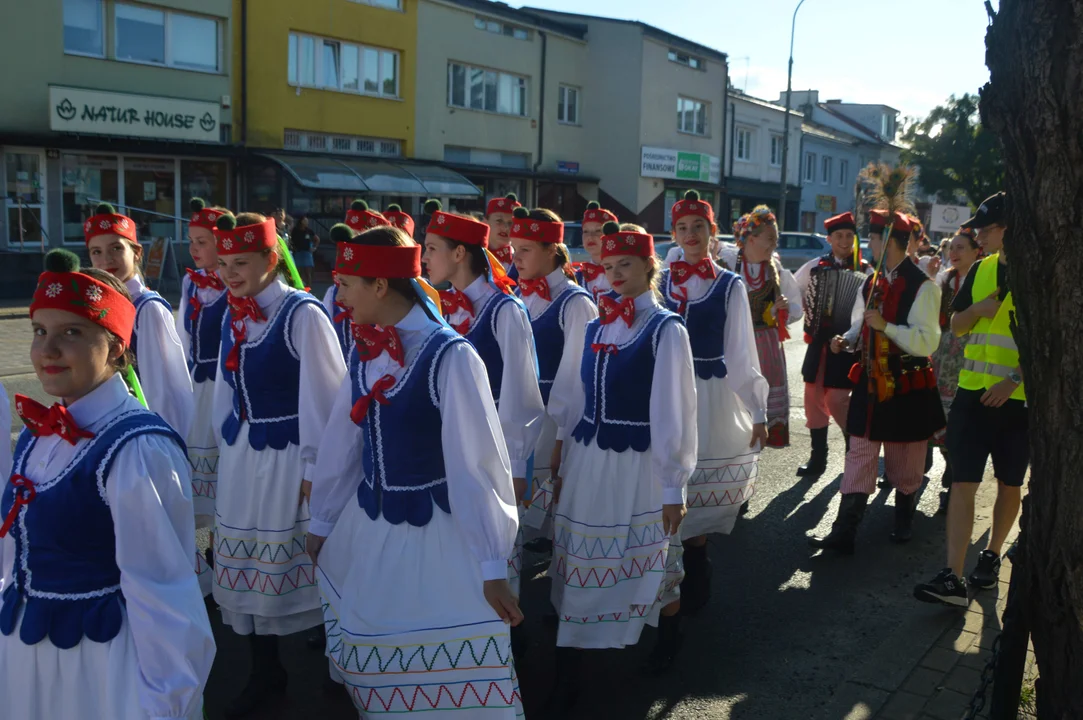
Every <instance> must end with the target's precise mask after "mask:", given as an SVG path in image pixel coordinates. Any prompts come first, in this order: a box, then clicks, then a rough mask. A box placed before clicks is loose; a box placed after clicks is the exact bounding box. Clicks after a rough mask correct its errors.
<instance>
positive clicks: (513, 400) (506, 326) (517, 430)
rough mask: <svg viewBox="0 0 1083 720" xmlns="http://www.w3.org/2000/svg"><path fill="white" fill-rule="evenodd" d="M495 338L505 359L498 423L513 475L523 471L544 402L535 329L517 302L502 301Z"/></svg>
mask: <svg viewBox="0 0 1083 720" xmlns="http://www.w3.org/2000/svg"><path fill="white" fill-rule="evenodd" d="M497 313H498V315H497V317H496V342H497V345H499V346H500V357H501V359H502V360H503V362H504V374H503V376H502V377H501V381H500V427H501V428H502V429H503V431H504V441H505V442H506V443H507V446H508V455H509V456H510V457H511V472H512V474H513V475H514V476H515V477H524V476H525V475H526V465H527V461H528V460H529V459H530V456H531V455H532V454H533V452H534V447H535V446H536V445H537V444H538V436H540V435H541V428H542V419H543V416H544V415H545V404H544V403H542V396H541V389H540V388H539V387H538V370H537V365H536V361H535V354H534V332H533V331H532V330H531V329H530V320H529V319H528V318H527V315H526V313H525V312H524V311H523V310H521V309H520V308H519V307H518V305H516V304H512V303H505V304H504V306H503V307H501V308H500V309H499V310H498V311H497Z"/></svg>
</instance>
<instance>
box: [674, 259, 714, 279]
mask: <svg viewBox="0 0 1083 720" xmlns="http://www.w3.org/2000/svg"><path fill="white" fill-rule="evenodd" d="M669 272H670V274H671V275H672V276H673V282H674V283H675V284H677V285H684V284H685V283H686V282H688V281H689V280H691V279H692V276H693V275H698V276H699V277H701V278H703V279H704V280H714V279H715V277H716V276H717V274H718V273H717V271H716V270H715V267H714V263H713V262H711V260H710V258H703V259H702V260H700V261H699V262H698V263H696V264H695V265H693V264H692V263H689V262H685V261H684V260H678V261H677V262H675V263H673V264H672V265H671V266H670V268H669Z"/></svg>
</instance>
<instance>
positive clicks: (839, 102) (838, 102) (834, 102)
mask: <svg viewBox="0 0 1083 720" xmlns="http://www.w3.org/2000/svg"><path fill="white" fill-rule="evenodd" d="M824 104H825V105H855V106H857V107H875V108H884V109H885V110H891V111H892V112H894V113H898V112H900V111H899V110H897V109H896V108H893V107H891V106H890V105H884V104H883V103H852V102H843V101H842V100H825V101H824Z"/></svg>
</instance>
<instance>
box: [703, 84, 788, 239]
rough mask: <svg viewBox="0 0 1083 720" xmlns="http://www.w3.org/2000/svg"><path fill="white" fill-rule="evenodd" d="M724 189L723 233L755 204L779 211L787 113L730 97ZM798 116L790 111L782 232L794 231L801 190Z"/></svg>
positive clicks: (733, 94) (752, 100)
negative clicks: (725, 204)
mask: <svg viewBox="0 0 1083 720" xmlns="http://www.w3.org/2000/svg"><path fill="white" fill-rule="evenodd" d="M728 118H729V121H728V128H727V130H728V131H727V138H726V139H727V150H726V190H727V195H728V196H729V204H728V206H727V208H726V211H727V212H726V213H725V214H724V215H722V214H720V219H719V225H720V226H722V227H723V230H722V232H726V233H728V232H730V226H731V225H732V224H733V223H734V221H736V220H737V219H738V218H740V217H741V215H743V214H744V213H747V212H749V211H750V210H751V209H752V208H754V207H755V206H757V205H761V204H762V205H767V206H769V207H771V208H774V209H776V211H777V208H778V204H779V197H780V195H781V192H782V187H781V181H782V155H783V151H784V149H785V148H786V143H785V137H786V136H785V133H786V111H785V110H784V109H783V108H781V107H779V106H778V105H775V104H773V103H769V102H767V101H766V100H760V99H758V98H754V97H751V96H749V95H745V94H744V93H741V92H737V91H730V93H729V113H728ZM802 119H803V117H802V115H801V113H799V112H796V111H793V110H791V111H790V124H789V137H790V140H789V149H788V153H789V158H788V159H787V161H786V176H787V179H786V213H785V218H784V223H785V229H788V230H792V229H796V228H797V223H798V212H799V205H800V202H801V186H800V184H799V181H798V176H799V168H798V159H799V158H800V156H801V121H802Z"/></svg>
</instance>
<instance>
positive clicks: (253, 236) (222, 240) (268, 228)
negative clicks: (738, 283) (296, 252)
mask: <svg viewBox="0 0 1083 720" xmlns="http://www.w3.org/2000/svg"><path fill="white" fill-rule="evenodd" d="M214 238H215V241H216V243H217V245H218V254H219V255H238V254H240V253H249V252H260V251H262V250H270V249H272V248H276V247H278V232H277V230H276V228H275V221H274V218H267V219H265V220H264V221H263V222H261V223H257V224H255V225H242V226H241V227H237V218H235V217H234V216H233V215H222V216H221V217H219V218H218V222H217V224H216V226H215V228H214Z"/></svg>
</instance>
